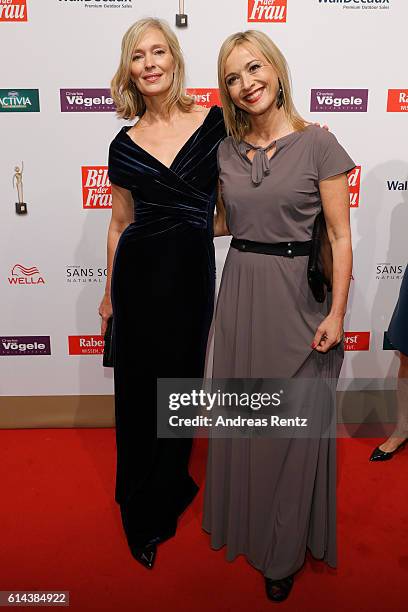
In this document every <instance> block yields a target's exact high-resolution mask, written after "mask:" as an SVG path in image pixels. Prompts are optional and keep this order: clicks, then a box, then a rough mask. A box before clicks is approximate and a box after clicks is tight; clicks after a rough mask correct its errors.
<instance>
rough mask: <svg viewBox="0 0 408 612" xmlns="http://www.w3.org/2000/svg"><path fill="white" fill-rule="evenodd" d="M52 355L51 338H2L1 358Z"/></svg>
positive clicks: (0, 343)
mask: <svg viewBox="0 0 408 612" xmlns="http://www.w3.org/2000/svg"><path fill="white" fill-rule="evenodd" d="M22 355H51V339H50V337H49V336H0V356H1V357H13V356H14V357H20V356H22Z"/></svg>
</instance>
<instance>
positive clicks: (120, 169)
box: [108, 135, 131, 190]
mask: <svg viewBox="0 0 408 612" xmlns="http://www.w3.org/2000/svg"><path fill="white" fill-rule="evenodd" d="M122 149H123V146H121V143H120V141H119V135H118V136H116V138H114V139H113V140H112V142H111V143H110V145H109V155H108V177H109V180H110V182H111V183H113V184H114V185H118V186H119V187H123V188H124V189H129V190H130V189H131V175H130V170H129V168H128V166H129V164H128V163H126V156H125V154H124V151H123V150H122Z"/></svg>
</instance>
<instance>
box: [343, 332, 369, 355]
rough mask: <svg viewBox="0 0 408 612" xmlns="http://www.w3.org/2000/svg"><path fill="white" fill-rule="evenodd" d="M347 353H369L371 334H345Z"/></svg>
mask: <svg viewBox="0 0 408 612" xmlns="http://www.w3.org/2000/svg"><path fill="white" fill-rule="evenodd" d="M344 350H345V351H369V350H370V332H344Z"/></svg>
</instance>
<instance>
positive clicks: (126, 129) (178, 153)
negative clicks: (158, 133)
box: [122, 106, 215, 170]
mask: <svg viewBox="0 0 408 612" xmlns="http://www.w3.org/2000/svg"><path fill="white" fill-rule="evenodd" d="M214 108H215V106H211V108H210V110H209V111H208V113H207V114H206V116H205V117H204V121H202V123H201V124H200V125H199V126H198V128H197V129H196V130H194V132H193V133H192V134H191V136H189V137H188V139H187V140H186V141H185V143H184V144H183V145H182V146H181V148H180V149H179V150H178V151H177V153H176V155H175V157H174V159H173V161H172V162H171V164H170V166H166V164H164V163H163V162H162V161H160V159H158V158H157V157H156V156H155V155H153V154H152V153H149V151H147V149H144V148H143V147H142V146H140V145H139V144H137V142H135V141H134V140H133V138H131V137H130V136H129V134H128V131H129V130H130V128H131V127H133V126H132V125H124V126H123V128H122V130H123V133H124V134H125V136H127V138H128V139H129V140H130V142H131V143H132V144H133V145H134V146H135V147H137V148H138V149H140V151H143V153H145V155H147V156H148V157H150V158H151V159H153V160H154V161H155V162H156V163H157V164H159V165H160V166H162V167H163V168H166V170H173V166H174V164H175V163H176V161H177V159H178V157H179V156H180V155H181V153H182V152H183V151H184V149H185V148H186V147H187V145H189V144H190V141H191V140H192V139H193V138H194V137H195V136H196V135H197V134H198V133H199V132H200V131H201V130H202V128H203V127H204V125H205V123H206V121H207V119H208V117H209V116H210V114H211V112H212V111H213V109H214Z"/></svg>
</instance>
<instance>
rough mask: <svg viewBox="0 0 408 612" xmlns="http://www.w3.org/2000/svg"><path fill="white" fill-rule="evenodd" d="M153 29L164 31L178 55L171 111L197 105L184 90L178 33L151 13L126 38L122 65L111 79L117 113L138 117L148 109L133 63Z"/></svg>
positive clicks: (169, 100) (168, 101) (168, 103)
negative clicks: (139, 47)
mask: <svg viewBox="0 0 408 612" xmlns="http://www.w3.org/2000/svg"><path fill="white" fill-rule="evenodd" d="M149 29H157V30H159V31H160V32H161V33H162V34H163V36H164V38H165V39H166V42H167V44H168V46H169V49H170V52H171V54H172V56H173V59H174V64H175V65H174V78H173V83H172V85H171V87H170V89H169V92H168V95H167V97H166V99H165V102H164V104H165V106H166V109H167V112H168V113H170V112H171V110H172V109H173V108H174V107H175V106H178V107H179V108H180V110H182V111H184V112H189V111H190V110H191V109H192V107H193V106H194V99H193V98H191V97H190V96H187V95H186V94H185V91H184V77H185V66H184V58H183V54H182V52H181V48H180V43H179V41H178V40H177V36H176V35H175V34H174V32H173V30H172V29H171V28H170V26H169V25H168V23H167V22H166V21H164V20H162V19H153V18H152V17H149V18H147V19H140V20H139V21H136V23H134V24H133V25H132V26H130V28H129V29H128V30H127V32H126V33H125V35H124V36H123V39H122V52H121V57H120V62H119V68H118V69H117V71H116V74H115V76H114V77H113V79H112V82H111V92H112V98H113V100H114V102H115V105H116V114H117V115H118V116H119V117H120V118H121V119H134V118H135V117H136V116H142V115H143V114H144V112H145V110H146V104H145V101H144V99H143V96H142V94H141V93H140V91H139V90H138V89H137V87H136V85H135V83H134V81H133V79H132V78H131V67H132V57H133V53H134V50H135V49H136V48H137V45H138V44H139V42H140V40H141V38H142V37H143V35H144V34H145V32H146V31H147V30H149Z"/></svg>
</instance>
